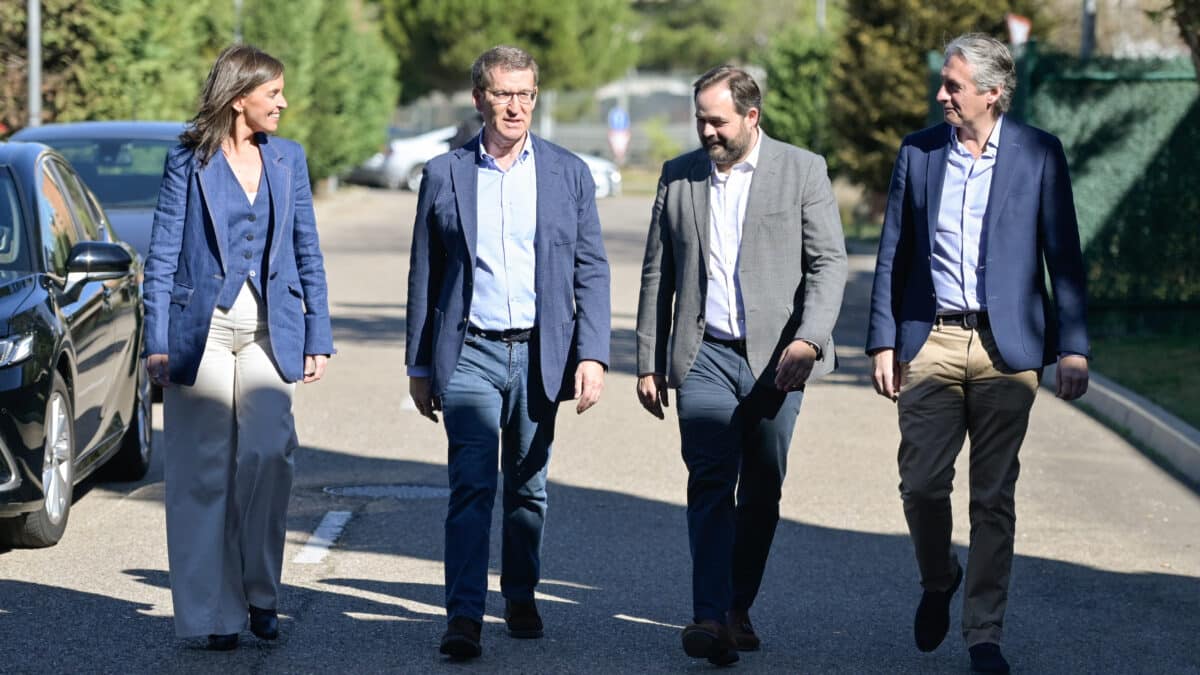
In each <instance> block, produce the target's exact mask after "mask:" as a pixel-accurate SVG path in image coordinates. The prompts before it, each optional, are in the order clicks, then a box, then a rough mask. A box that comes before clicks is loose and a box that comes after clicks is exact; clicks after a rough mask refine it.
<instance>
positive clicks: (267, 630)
mask: <svg viewBox="0 0 1200 675" xmlns="http://www.w3.org/2000/svg"><path fill="white" fill-rule="evenodd" d="M250 632H251V633H254V634H255V635H256V636H258V637H259V638H260V639H263V640H274V639H276V638H278V637H279V614H278V613H277V612H276V611H275V610H273V609H261V608H259V607H255V606H254V605H250Z"/></svg>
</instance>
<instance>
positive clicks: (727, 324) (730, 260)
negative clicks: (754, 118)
mask: <svg viewBox="0 0 1200 675" xmlns="http://www.w3.org/2000/svg"><path fill="white" fill-rule="evenodd" d="M761 146H762V134H761V133H758V138H757V139H755V141H754V148H753V149H752V150H751V151H750V154H749V155H747V156H746V159H744V160H742V161H740V162H738V163H737V164H734V165H733V166H732V167H730V169H729V173H721V172H720V171H719V170H718V169H717V165H716V164H713V165H712V174H711V177H710V178H709V183H708V211H709V236H708V243H709V250H708V295H707V299H706V302H705V306H704V318H705V331H706V332H707V333H708V334H709V335H712V336H713V337H717V338H721V339H723V340H741V339H744V338H745V337H746V318H745V305H744V304H743V303H742V285H741V281H740V280H739V279H738V273H737V265H738V254H739V251H740V249H741V246H742V225H743V223H744V222H745V220H746V204H747V203H748V202H749V201H750V183H751V182H752V181H753V179H754V168H755V166H757V165H758V151H759V148H760V147H761Z"/></svg>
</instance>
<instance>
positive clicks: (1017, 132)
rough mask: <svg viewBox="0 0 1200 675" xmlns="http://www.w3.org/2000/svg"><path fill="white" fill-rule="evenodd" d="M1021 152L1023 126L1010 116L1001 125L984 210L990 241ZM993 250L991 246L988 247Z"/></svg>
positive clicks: (985, 225) (985, 235)
mask: <svg viewBox="0 0 1200 675" xmlns="http://www.w3.org/2000/svg"><path fill="white" fill-rule="evenodd" d="M1020 153H1021V127H1020V126H1018V125H1017V124H1014V123H1013V122H1012V121H1011V120H1009V119H1008V118H1005V119H1004V122H1003V123H1002V126H1001V127H1000V147H999V149H998V150H997V151H996V164H995V165H994V166H993V167H992V185H991V187H990V188H989V189H988V203H987V209H986V210H985V211H984V212H983V232H984V237H985V241H989V243H990V239H991V237H992V233H993V232H994V231H995V230H996V227H995V225H996V219H997V218H999V217H1000V214H1001V213H1002V212H1003V211H1004V205H1005V203H1007V202H1008V193H1009V190H1010V189H1011V188H1012V184H1013V177H1014V176H1015V175H1016V166H1017V160H1018V158H1019V157H1020ZM988 250H991V247H990V246H989V247H988Z"/></svg>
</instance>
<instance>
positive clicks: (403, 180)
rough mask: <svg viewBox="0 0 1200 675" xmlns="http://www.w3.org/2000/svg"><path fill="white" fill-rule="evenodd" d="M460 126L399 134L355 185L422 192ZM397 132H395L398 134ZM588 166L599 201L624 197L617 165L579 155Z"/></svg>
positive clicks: (353, 177) (359, 172)
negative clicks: (428, 171) (430, 165)
mask: <svg viewBox="0 0 1200 675" xmlns="http://www.w3.org/2000/svg"><path fill="white" fill-rule="evenodd" d="M457 132H458V127H441V128H439V129H434V130H433V131H427V132H425V133H422V134H416V135H412V136H400V135H395V136H394V137H393V138H392V139H391V140H390V141H388V143H387V145H385V146H384V148H383V149H382V150H380V151H379V152H377V153H375V155H373V156H372V157H371V158H370V159H368V160H367V161H366V162H364V163H363V164H362V165H361V166H359V167H358V168H356V169H354V171H353V172H351V174H350V176H349V178H348V180H350V181H351V182H354V183H365V184H368V185H378V186H381V187H385V188H388V189H392V190H398V189H400V188H406V189H409V190H412V191H413V192H417V191H419V190H420V189H421V172H422V170H423V169H424V168H425V162H428V161H429V160H431V159H433V158H434V157H437V156H438V155H440V154H442V153H444V152H448V151H449V150H450V141H451V140H452V139H453V138H454V136H455V134H456V133H457ZM396 133H397V132H393V134H396ZM575 154H576V155H577V156H578V157H579V158H580V159H582V160H583V161H584V163H585V164H587V166H588V170H589V171H591V173H592V180H593V181H594V182H595V183H596V198H597V199H600V198H603V197H612V196H616V195H619V194H621V172H620V171H619V170H618V169H617V165H616V164H613V163H612V162H610V161H608V160H607V159H604V158H603V157H597V156H595V155H587V154H584V153H580V152H577V153H575Z"/></svg>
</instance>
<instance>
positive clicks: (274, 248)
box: [258, 140, 292, 266]
mask: <svg viewBox="0 0 1200 675" xmlns="http://www.w3.org/2000/svg"><path fill="white" fill-rule="evenodd" d="M258 147H259V149H260V151H261V152H262V158H263V174H265V175H266V178H267V194H268V195H270V197H271V215H272V216H273V217H274V219H275V227H274V234H275V236H274V237H272V241H271V252H270V254H269V255H268V257H267V265H268V266H270V264H271V263H272V262H274V261H275V254H276V253H278V252H279V243H280V241H282V240H283V236H282V235H281V233H282V232H284V227H283V226H284V223H286V222H288V216H290V215H291V214H290V213H288V210H289V209H290V208H291V206H292V199H291V194H292V172H291V170H289V169H288V167H287V166H285V165H284V163H283V155H281V154H280V153H279V150H278V149H276V148H275V147H274V146H272V145H271V143H270V141H269V140H268V141H267V142H265V143H262V144H260V145H259V146H258Z"/></svg>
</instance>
